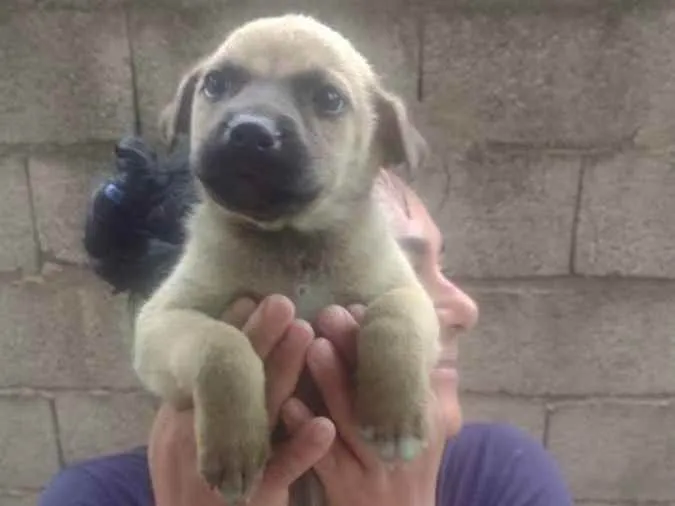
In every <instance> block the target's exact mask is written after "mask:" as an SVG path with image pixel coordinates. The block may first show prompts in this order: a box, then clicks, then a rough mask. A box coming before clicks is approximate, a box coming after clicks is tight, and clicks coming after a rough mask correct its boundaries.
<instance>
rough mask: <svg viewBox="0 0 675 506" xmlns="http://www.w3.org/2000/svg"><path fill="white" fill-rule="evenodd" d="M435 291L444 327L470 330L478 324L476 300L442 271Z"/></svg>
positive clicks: (438, 311) (437, 309) (439, 315)
mask: <svg viewBox="0 0 675 506" xmlns="http://www.w3.org/2000/svg"><path fill="white" fill-rule="evenodd" d="M435 292H436V293H435V297H434V299H435V302H436V304H435V305H436V312H437V313H438V318H439V320H440V323H441V326H442V327H443V328H452V329H455V330H460V331H468V330H471V329H472V328H473V327H474V326H475V325H476V322H477V321H478V306H477V304H476V302H475V301H474V300H473V299H472V298H471V297H469V295H468V294H466V293H465V292H464V291H462V290H461V289H460V288H459V287H458V286H457V285H455V284H454V283H453V282H452V281H450V280H449V279H448V278H446V277H445V276H444V275H443V273H441V272H438V275H437V283H436V290H435Z"/></svg>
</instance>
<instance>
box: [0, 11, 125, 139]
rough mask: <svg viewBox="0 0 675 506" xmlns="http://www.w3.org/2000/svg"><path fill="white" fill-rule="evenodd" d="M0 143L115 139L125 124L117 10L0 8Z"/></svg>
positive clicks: (121, 17)
mask: <svg viewBox="0 0 675 506" xmlns="http://www.w3.org/2000/svg"><path fill="white" fill-rule="evenodd" d="M0 47H2V48H3V50H2V51H1V52H0V68H2V69H3V71H2V76H1V77H0V124H2V125H4V127H3V128H2V129H1V130H0V142H8V143H32V142H58V143H71V142H76V141H80V140H97V139H111V138H117V137H118V136H119V135H120V134H121V133H123V132H125V131H127V130H128V129H129V128H130V127H133V103H132V95H133V92H132V88H131V69H130V66H129V58H130V56H129V45H128V41H127V37H126V29H125V23H124V14H123V12H122V11H121V10H107V9H104V10H93V11H89V12H82V11H76V10H68V11H58V10H46V11H41V10H34V9H17V10H14V9H8V8H4V7H2V8H0Z"/></svg>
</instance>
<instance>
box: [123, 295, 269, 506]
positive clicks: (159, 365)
mask: <svg viewBox="0 0 675 506" xmlns="http://www.w3.org/2000/svg"><path fill="white" fill-rule="evenodd" d="M168 307H175V306H168V305H165V304H162V305H161V306H160V305H159V304H157V302H156V300H153V299H151V300H150V301H149V302H148V304H146V305H145V306H144V307H143V308H142V309H141V311H140V313H139V316H138V318H137V321H136V356H135V367H136V370H137V372H138V374H139V376H140V378H141V380H142V381H143V382H144V383H145V385H146V386H147V387H148V388H149V389H150V390H151V391H153V392H155V393H156V394H158V395H160V396H161V397H162V398H164V399H166V400H175V399H181V398H185V397H187V396H189V397H191V398H192V400H193V402H194V408H195V430H196V441H197V456H198V463H199V471H200V472H201V474H202V475H203V476H204V478H205V479H206V481H207V482H208V483H209V484H210V485H211V486H213V487H217V488H219V489H220V491H221V493H222V494H223V496H224V497H225V499H226V500H227V501H228V502H229V501H231V500H232V499H237V498H239V497H241V496H242V495H244V494H245V493H246V492H247V491H248V490H249V487H250V485H251V482H252V480H253V479H254V477H255V475H256V474H257V472H258V471H259V470H260V469H261V468H262V465H263V464H264V462H265V459H266V457H267V454H268V445H269V436H268V434H269V431H268V420H267V412H266V407H265V378H264V370H263V364H262V362H261V360H260V358H259V357H258V356H257V354H256V353H255V351H254V350H253V348H252V346H251V345H250V342H249V341H248V339H247V337H246V336H245V335H244V334H243V333H242V332H241V331H239V330H238V329H236V328H234V327H232V326H230V325H227V324H225V323H223V322H220V321H218V320H215V319H212V318H210V317H208V316H206V315H205V314H203V313H200V312H198V311H194V310H187V309H169V308H168Z"/></svg>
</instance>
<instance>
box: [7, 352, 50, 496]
mask: <svg viewBox="0 0 675 506" xmlns="http://www.w3.org/2000/svg"><path fill="white" fill-rule="evenodd" d="M3 357H5V355H3ZM3 361H4V358H3ZM0 441H1V442H2V452H0V487H2V488H31V487H32V488H37V487H41V486H42V485H43V484H44V482H45V481H46V480H48V479H49V478H50V477H51V475H52V474H54V473H55V472H57V471H58V469H59V457H58V450H57V446H56V434H55V432H54V424H53V420H52V414H51V408H50V407H49V401H47V400H46V399H43V398H40V397H14V396H1V397H0ZM3 504H4V503H3Z"/></svg>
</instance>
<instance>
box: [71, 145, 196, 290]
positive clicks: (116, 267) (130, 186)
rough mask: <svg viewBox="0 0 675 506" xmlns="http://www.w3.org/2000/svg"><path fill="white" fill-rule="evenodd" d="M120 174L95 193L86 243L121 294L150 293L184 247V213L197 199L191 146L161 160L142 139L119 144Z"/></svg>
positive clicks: (94, 263) (98, 269)
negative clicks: (189, 152) (192, 170)
mask: <svg viewBox="0 0 675 506" xmlns="http://www.w3.org/2000/svg"><path fill="white" fill-rule="evenodd" d="M114 165H115V173H114V174H113V175H112V176H111V177H109V178H108V179H107V180H106V181H105V182H104V183H103V184H101V185H100V186H99V187H98V188H97V189H96V191H95V192H94V193H93V195H92V197H91V199H90V201H89V204H88V209H87V217H86V223H85V233H84V247H85V250H86V252H87V254H88V256H89V259H90V261H91V264H92V266H93V269H94V272H95V273H96V274H97V275H98V276H99V277H100V278H101V279H103V280H105V281H106V282H107V283H109V284H110V285H112V287H113V288H114V290H115V291H116V292H130V293H133V294H134V295H140V296H141V297H147V296H148V295H149V294H150V293H152V291H153V290H154V289H155V288H156V287H157V286H158V285H159V284H160V283H161V282H162V280H163V279H164V278H165V277H166V276H167V275H168V273H169V272H170V270H171V269H172V268H173V266H174V265H175V264H176V262H177V261H178V259H179V257H180V254H181V252H182V248H183V241H184V230H183V217H184V216H185V214H186V212H187V211H188V210H189V209H190V207H191V206H192V205H193V204H194V203H195V202H196V201H197V192H196V188H195V186H194V179H193V176H192V174H191V172H190V170H189V162H188V150H187V148H185V147H184V146H181V145H179V146H177V147H176V148H175V149H174V150H173V151H172V152H171V153H169V154H168V155H167V156H166V157H164V158H162V159H158V157H157V155H156V153H155V152H154V151H153V150H152V149H151V148H150V147H149V146H148V145H147V144H146V143H145V141H143V140H142V139H141V138H139V137H135V136H129V137H124V138H123V139H121V140H120V141H119V142H118V144H117V145H116V147H115V159H114Z"/></svg>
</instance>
